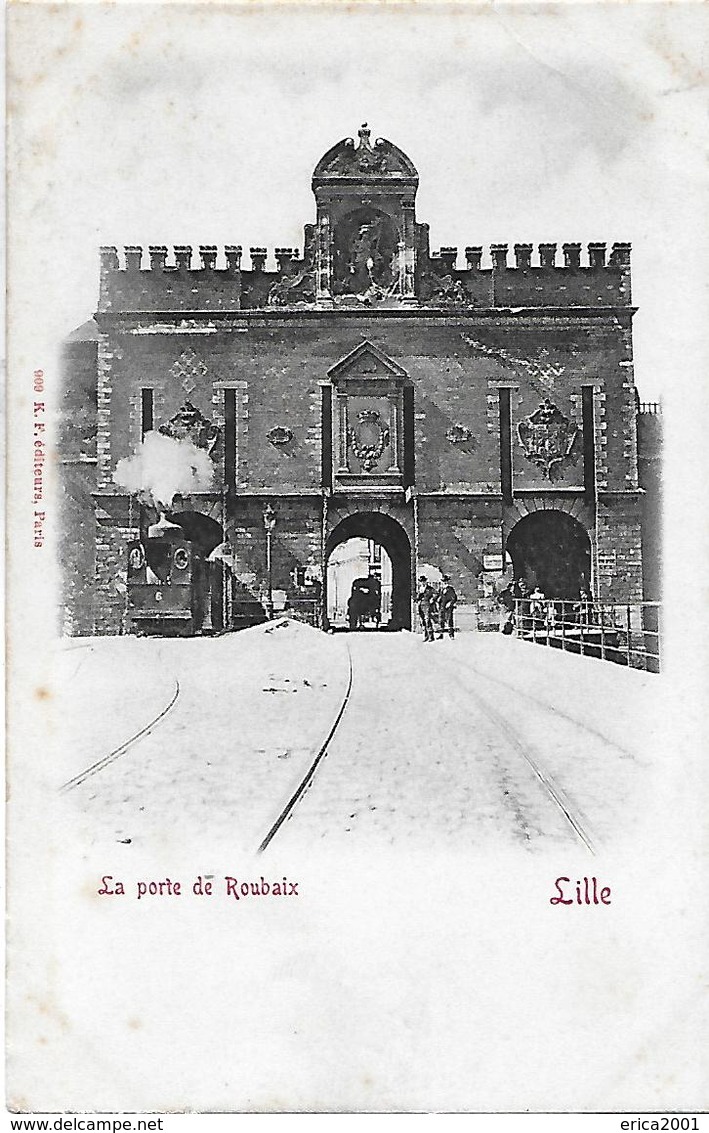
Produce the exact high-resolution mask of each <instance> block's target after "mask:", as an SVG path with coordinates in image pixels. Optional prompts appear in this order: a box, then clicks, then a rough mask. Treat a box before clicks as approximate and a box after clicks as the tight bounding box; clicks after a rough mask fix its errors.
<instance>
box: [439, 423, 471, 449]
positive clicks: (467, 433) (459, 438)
mask: <svg viewBox="0 0 709 1133" xmlns="http://www.w3.org/2000/svg"><path fill="white" fill-rule="evenodd" d="M474 435H475V434H474V433H473V430H472V429H469V428H468V426H467V425H451V427H450V429H447V430H446V440H447V441H450V443H451V444H452V445H463V444H465V443H466V441H472V439H473V437H474Z"/></svg>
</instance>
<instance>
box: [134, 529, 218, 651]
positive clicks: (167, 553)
mask: <svg viewBox="0 0 709 1133" xmlns="http://www.w3.org/2000/svg"><path fill="white" fill-rule="evenodd" d="M127 552H128V608H127V614H128V623H129V629H130V632H132V633H145V634H150V633H153V634H155V633H156V634H160V635H176V636H189V635H191V634H194V633H197V632H199V631H200V630H201V629H202V628H203V627H204V624H205V621H206V615H207V610H208V606H210V605H215V603H213V602H212V603H210V598H211V587H210V579H209V567H210V565H211V564H208V563H207V562H206V561H205V558H204V555H203V554H202V553H201V552H200V550H199V548H198V547H197V546H196V544H195V543H193V542H191V541H190V540H189V539H187V538H186V536H185V533H184V531H183V530H182V528H181V527H179V526H178V524H176V523H170V521H169V520H166V519H165V517H164V516H161V517H160V520H159V521H158V523H156V524H152V525H151V526H150V527H149V528H148V531H147V537H146V538H145V539H144V540H142V541H141V540H134V541H133V542H131V543H129V544H128V548H127ZM209 612H210V614H211V613H212V610H211V609H210V611H209ZM215 612H216V613H217V614H218V615H221V603H219V610H218V611H215ZM216 621H217V624H216V625H215V624H214V621H213V620H212V619H211V618H210V625H211V628H215V629H221V628H222V624H221V622H222V618H221V616H218V617H217V619H216Z"/></svg>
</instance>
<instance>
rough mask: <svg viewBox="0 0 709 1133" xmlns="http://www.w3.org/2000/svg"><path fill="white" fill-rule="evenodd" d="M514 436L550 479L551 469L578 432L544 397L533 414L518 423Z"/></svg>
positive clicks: (572, 442)
mask: <svg viewBox="0 0 709 1133" xmlns="http://www.w3.org/2000/svg"><path fill="white" fill-rule="evenodd" d="M517 433H518V436H519V439H520V443H521V445H522V448H523V449H524V453H525V456H526V457H527V459H528V460H531V461H533V462H534V464H536V465H538V466H539V467H540V468H541V470H542V472H543V474H544V476H546V478H547V479H548V480H551V470H552V468H553V467H554V466H555V465H557V464H560V463H561V461H562V460H564V459H565V458H566V457H567V456H569V454H570V453H571V450H572V448H573V447H574V441H575V440H576V434H577V433H578V429H577V427H576V425H574V424H573V422H571V421H570V420H569V418H568V417H565V416H564V414H563V413H562V412H561V410H560V409H559V408H558V406H556V405H554V403H553V402H552V401H550V400H549V398H548V397H545V398H544V401H543V402H542V403H541V405H540V406H539V408H538V409H535V411H534V413H532V414H531V415H530V416H529V417H527V419H526V420H525V421H520V423H519V425H518V426H517Z"/></svg>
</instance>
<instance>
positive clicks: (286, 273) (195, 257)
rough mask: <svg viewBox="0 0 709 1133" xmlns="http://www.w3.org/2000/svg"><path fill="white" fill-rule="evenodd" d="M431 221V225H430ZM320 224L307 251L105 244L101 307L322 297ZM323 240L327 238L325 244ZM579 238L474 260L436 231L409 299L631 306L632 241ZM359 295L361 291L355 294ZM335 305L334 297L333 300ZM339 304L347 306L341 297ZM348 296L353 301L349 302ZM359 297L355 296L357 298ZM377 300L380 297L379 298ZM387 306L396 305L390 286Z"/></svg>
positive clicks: (164, 308) (306, 301)
mask: <svg viewBox="0 0 709 1133" xmlns="http://www.w3.org/2000/svg"><path fill="white" fill-rule="evenodd" d="M421 228H425V226H421ZM315 243H316V242H315V233H314V226H312V225H308V226H307V227H306V244H305V247H306V251H305V253H304V254H303V257H302V258H300V257H299V254H298V250H297V249H295V248H290V247H276V248H275V249H274V253H273V259H271V260H270V262H271V263H273V262H274V261H275V265H276V266H275V270H273V269H272V268H270V267H268V268H267V264H268V263H269V249H267V248H266V247H263V246H253V247H251V248H249V266H248V267H244V266H242V247H241V245H238V244H227V245H224V246H223V247H219V246H217V245H216V244H199V245H198V246H196V247H194V246H193V245H191V244H175V245H173V246H172V247H168V245H165V244H150V245H148V246H147V248H143V247H142V246H140V245H137V244H128V245H126V246H125V247H124V248H123V249H119V248H117V247H115V246H108V247H102V248H101V252H100V258H101V289H100V300H99V311H101V312H111V311H113V312H116V313H119V312H125V313H131V312H142V311H145V312H158V311H160V312H169V311H180V312H182V311H193V312H196V311H202V310H204V311H237V310H242V309H263V308H267V307H291V306H298V307H302V306H314V305H319V304H318V300H317V297H316V290H315V262H314V260H315V253H314V248H315ZM320 246H322V243H321V245H320ZM582 253H583V249H582V245H581V244H580V243H564V244H562V245H561V246H559V245H558V244H556V243H540V244H538V245H537V246H536V248H535V246H534V245H533V244H531V243H517V244H513V245H511V246H510V245H509V244H491V245H490V246H489V248H488V249H485V248H483V246H482V245H468V246H466V248H465V251H464V256H465V265H464V266H458V265H459V255H458V248H457V247H452V246H443V247H441V248H440V249H439V250H438V251H436V252H432V253H430V252H429V251H428V243H427V233H426V240H425V242H424V243H423V245H419V247H418V253H417V257H416V261H415V277H416V286H415V295H414V296H413V302H411V301H409V303H408V304H407V305H408V306H409V307H410V306H412V305H413V306H416V305H420V306H423V307H429V308H439V307H443V308H459V309H463V310H465V309H470V308H481V307H484V308H490V307H493V308H494V307H525V306H529V307H535V308H538V307H544V306H619V305H620V306H626V305H629V304H630V302H631V292H630V244H628V243H615V244H613V245H612V247H611V249H610V252H609V251H608V248H607V245H606V244H605V243H599V242H591V243H589V244H588V245H587V247H586V252H585V254H582ZM353 300H354V297H353ZM324 305H325V306H332V301H331V302H329V303H326V304H324ZM335 305H338V302H337V300H335ZM348 305H350V306H351V305H352V302H350V303H349V304H348ZM355 305H356V304H355ZM375 305H376V303H375ZM385 305H388V306H396V305H397V304H396V296H395V295H393V296H392V295H389V296H388V297H387V302H386V304H385Z"/></svg>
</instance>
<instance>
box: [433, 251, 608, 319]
mask: <svg viewBox="0 0 709 1133" xmlns="http://www.w3.org/2000/svg"><path fill="white" fill-rule="evenodd" d="M630 250H631V246H630V244H627V243H615V244H613V246H612V248H611V250H610V253H609V252H608V249H607V245H606V244H605V243H599V242H591V243H590V244H588V245H587V249H586V255H585V256H584V257H583V260H582V245H581V244H580V243H565V244H562V245H561V257H560V255H559V251H560V249H559V245H558V244H556V243H541V244H538V245H537V248H536V251H535V247H534V245H533V244H522V243H520V244H514V245H512V247H511V248H510V245H509V244H491V245H490V247H489V249H488V257H489V258H486V259H484V256H485V249H484V248H483V246H482V245H481V244H471V245H468V246H467V247H466V248H465V267H459V266H458V249H457V248H453V247H443V248H441V249H440V250H439V251H437V252H433V253H430V254H428V255H426V248H425V247H424V249H423V254H422V255H421V256H420V260H421V262H420V263H419V265H418V277H419V288H418V293H419V301H420V302H421V303H423V304H424V305H426V306H430V307H436V306H444V307H461V306H462V307H465V306H469V307H545V306H559V307H586V306H590V307H598V306H608V307H614V306H629V305H630V303H631V287H630Z"/></svg>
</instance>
